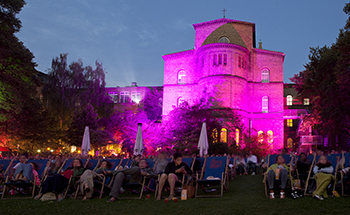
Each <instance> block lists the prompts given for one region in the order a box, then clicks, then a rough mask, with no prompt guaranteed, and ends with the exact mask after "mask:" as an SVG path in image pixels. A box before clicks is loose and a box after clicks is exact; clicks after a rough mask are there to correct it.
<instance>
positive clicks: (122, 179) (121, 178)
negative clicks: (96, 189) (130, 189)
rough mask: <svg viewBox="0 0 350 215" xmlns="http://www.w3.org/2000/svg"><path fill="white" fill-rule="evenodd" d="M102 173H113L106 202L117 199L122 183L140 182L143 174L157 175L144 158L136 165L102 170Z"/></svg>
mask: <svg viewBox="0 0 350 215" xmlns="http://www.w3.org/2000/svg"><path fill="white" fill-rule="evenodd" d="M104 173H105V174H106V173H107V174H110V173H113V174H114V175H115V178H114V182H113V187H112V190H111V192H110V194H109V195H110V196H111V198H110V199H109V200H108V201H107V202H115V201H117V200H118V196H119V192H120V189H121V187H122V185H123V184H124V183H140V182H141V181H142V180H143V177H145V176H149V177H153V178H155V177H156V176H157V174H156V173H155V172H154V170H153V169H152V168H150V167H149V166H148V163H147V160H145V159H142V160H140V162H139V164H138V166H134V167H131V168H127V169H122V170H117V171H113V172H112V171H104ZM128 176H129V177H128Z"/></svg>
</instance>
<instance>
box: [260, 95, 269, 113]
mask: <svg viewBox="0 0 350 215" xmlns="http://www.w3.org/2000/svg"><path fill="white" fill-rule="evenodd" d="M261 111H262V112H263V113H268V112H269V97H267V96H264V97H262V110H261Z"/></svg>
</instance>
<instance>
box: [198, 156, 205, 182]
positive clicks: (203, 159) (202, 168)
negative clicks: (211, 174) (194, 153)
mask: <svg viewBox="0 0 350 215" xmlns="http://www.w3.org/2000/svg"><path fill="white" fill-rule="evenodd" d="M196 160H197V161H199V166H198V169H199V170H198V172H197V173H199V174H200V177H199V179H203V174H204V171H203V170H204V167H205V166H204V164H205V160H206V158H196Z"/></svg>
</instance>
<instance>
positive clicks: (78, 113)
mask: <svg viewBox="0 0 350 215" xmlns="http://www.w3.org/2000/svg"><path fill="white" fill-rule="evenodd" d="M95 65H96V68H95V69H93V68H92V67H91V66H86V67H84V66H83V63H82V61H81V60H79V61H77V62H72V63H71V64H70V65H68V62H67V54H61V55H60V57H56V58H54V59H53V60H52V66H51V69H50V71H49V74H48V81H47V84H46V85H45V86H44V88H43V95H44V103H45V104H47V106H46V108H47V110H48V111H49V113H51V114H52V116H53V117H54V118H55V119H56V120H57V121H58V122H59V123H60V127H59V131H58V132H59V133H60V136H61V140H64V141H65V142H67V143H69V144H72V145H80V144H81V139H82V135H83V133H84V128H85V126H91V128H90V129H91V134H90V136H91V139H92V142H93V143H94V145H95V146H98V145H99V144H100V145H104V144H106V142H108V141H110V140H112V136H113V135H112V132H110V130H111V129H112V128H110V127H109V126H110V124H109V123H108V121H109V119H110V117H111V116H112V114H113V102H112V101H111V98H110V97H109V96H108V94H107V92H106V90H105V85H106V83H105V73H104V69H103V67H102V64H101V63H99V62H96V63H95ZM94 138H95V140H94Z"/></svg>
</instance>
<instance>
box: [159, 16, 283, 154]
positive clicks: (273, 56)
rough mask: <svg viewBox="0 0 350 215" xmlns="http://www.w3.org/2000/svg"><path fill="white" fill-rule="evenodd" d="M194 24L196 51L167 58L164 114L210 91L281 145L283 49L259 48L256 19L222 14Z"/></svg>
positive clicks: (254, 128)
mask: <svg viewBox="0 0 350 215" xmlns="http://www.w3.org/2000/svg"><path fill="white" fill-rule="evenodd" d="M193 27H194V29H195V44H194V49H191V50H187V51H181V52H176V53H172V54H167V55H164V56H163V59H164V85H163V90H164V94H163V116H164V117H165V116H166V115H168V113H169V112H170V111H171V110H172V109H173V106H177V105H178V104H179V102H181V101H184V100H186V101H188V102H189V103H193V102H196V101H198V100H199V99H200V98H202V97H203V95H204V94H203V92H204V91H205V90H206V92H207V93H209V95H211V96H213V97H214V98H215V99H216V100H217V104H218V106H220V107H229V108H232V109H235V110H237V112H238V113H239V114H240V115H242V117H243V120H244V124H245V126H246V128H247V129H246V131H247V132H248V131H249V130H251V133H252V134H254V133H255V134H256V133H257V132H258V131H263V132H264V133H265V132H266V134H268V131H270V132H269V134H271V131H272V133H273V140H272V141H270V142H271V145H272V146H273V148H274V149H279V148H282V147H283V145H284V144H283V132H284V127H283V126H284V124H283V122H284V121H283V61H284V56H285V55H284V53H281V52H276V51H270V50H265V49H262V48H261V47H260V48H256V46H255V44H256V41H255V24H254V23H249V22H242V21H238V20H232V19H226V18H223V19H217V20H212V21H208V22H203V23H198V24H194V25H193ZM249 127H250V128H251V129H248V128H249ZM229 129H230V128H229ZM230 130H234V129H230Z"/></svg>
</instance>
